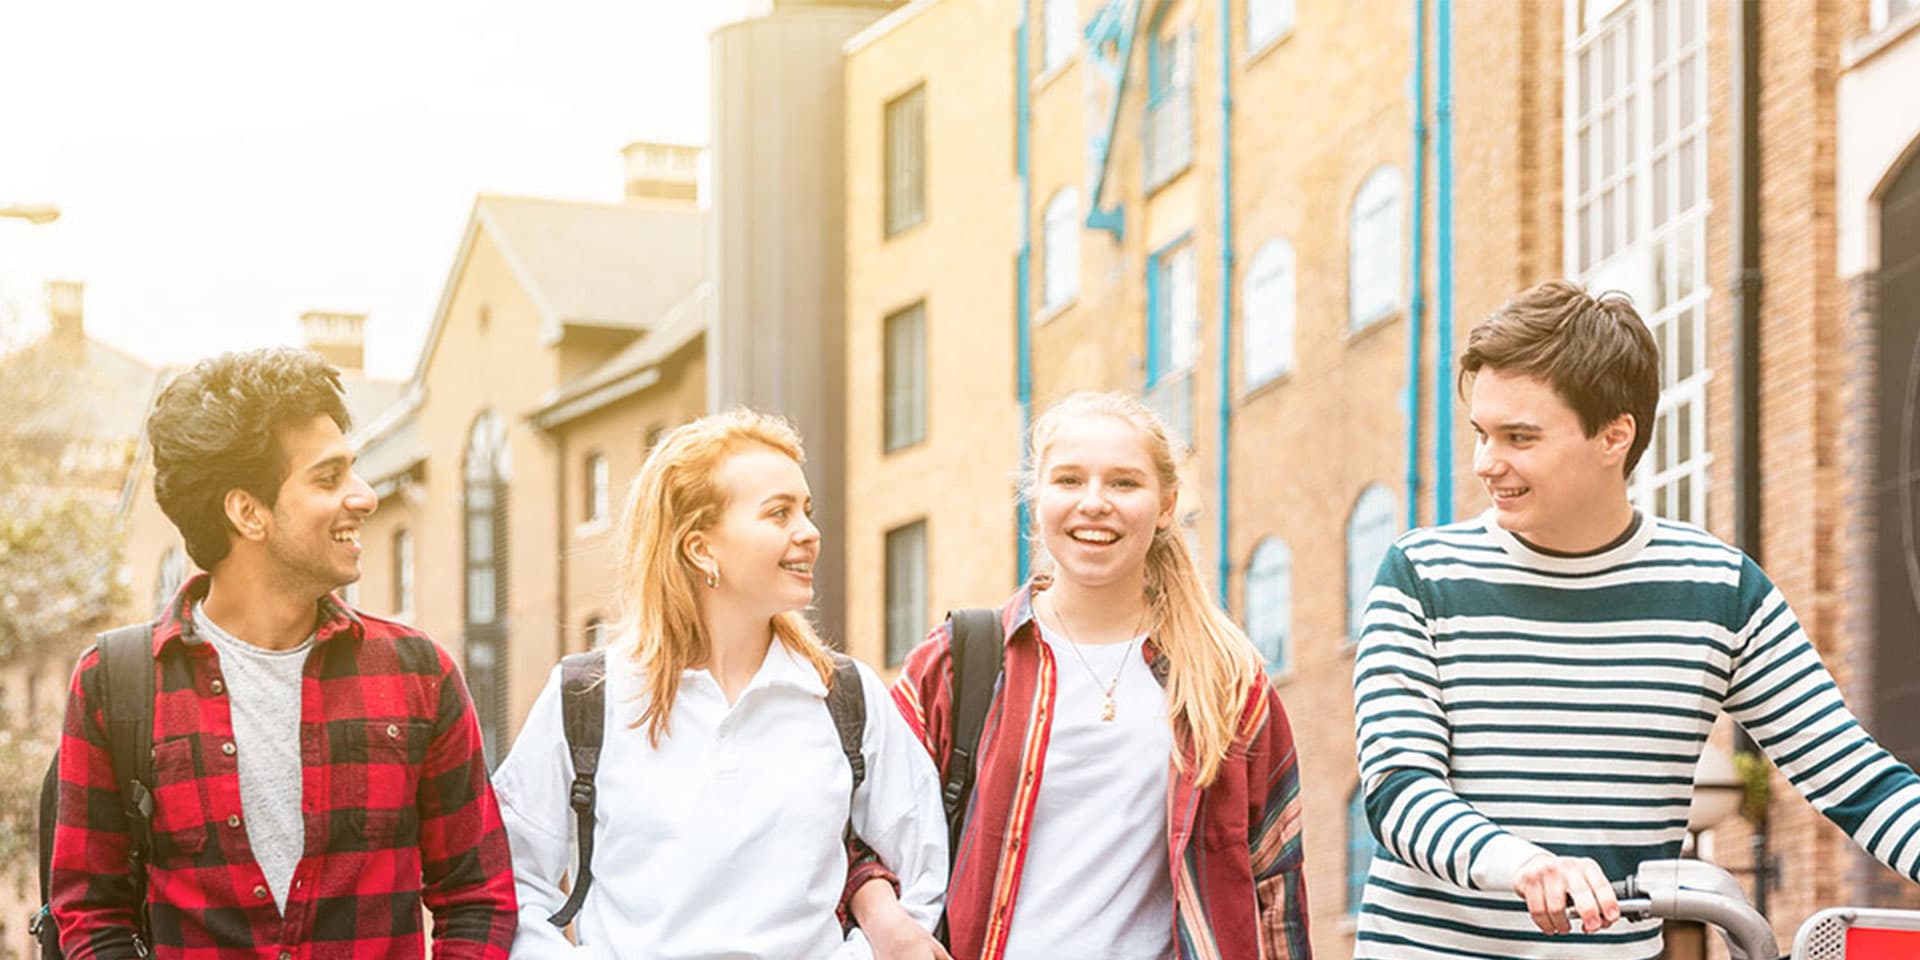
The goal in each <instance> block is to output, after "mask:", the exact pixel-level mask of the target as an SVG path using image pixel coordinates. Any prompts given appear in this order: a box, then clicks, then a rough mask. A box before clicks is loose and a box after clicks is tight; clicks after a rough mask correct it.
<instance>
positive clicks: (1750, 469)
mask: <svg viewBox="0 0 1920 960" xmlns="http://www.w3.org/2000/svg"><path fill="white" fill-rule="evenodd" d="M1728 8H1729V9H1728V14H1729V15H1730V18H1731V21H1732V22H1733V23H1735V24H1738V25H1739V30H1738V32H1736V33H1735V34H1734V38H1733V51H1732V56H1731V57H1730V58H1729V63H1728V67H1729V69H1728V71H1727V72H1728V77H1727V79H1728V81H1729V83H1730V84H1731V88H1730V90H1729V91H1728V93H1729V96H1730V98H1731V99H1732V101H1733V104H1734V109H1733V111H1732V121H1733V130H1732V140H1733V143H1734V144H1735V148H1734V152H1733V169H1732V171H1731V172H1732V174H1733V182H1732V184H1730V185H1729V186H1730V189H1729V190H1728V194H1729V196H1730V197H1731V199H1732V202H1733V205H1734V206H1733V211H1732V217H1731V219H1732V221H1733V224H1734V229H1733V251H1732V253H1733V263H1732V267H1733V284H1732V287H1733V351H1734V365H1733V475H1734V480H1733V502H1734V508H1733V515H1734V534H1733V537H1734V543H1735V544H1736V545H1737V546H1739V547H1740V549H1741V550H1743V551H1745V552H1746V554H1747V556H1749V557H1752V558H1754V562H1756V563H1758V562H1759V560H1760V546H1761V544H1760V508H1761V504H1760V281H1761V277H1760V176H1759V174H1760V13H1759V7H1758V6H1757V5H1755V4H1752V3H1749V2H1747V0H1729V3H1728ZM1735 734H1736V736H1735V738H1734V749H1735V750H1736V751H1737V752H1741V753H1753V754H1757V753H1758V752H1759V748H1758V746H1757V745H1756V744H1755V743H1754V742H1753V739H1752V738H1751V737H1749V736H1747V732H1746V730H1745V728H1741V727H1735ZM1767 834H1768V825H1767V822H1766V821H1765V820H1764V819H1763V820H1761V821H1760V822H1759V823H1755V824H1754V825H1753V837H1752V852H1753V864H1754V879H1753V902H1754V906H1755V908H1756V909H1758V910H1760V911H1762V912H1763V913H1764V912H1765V911H1766V909H1767V887H1768V886H1770V880H1771V879H1772V878H1771V873H1772V871H1771V870H1769V869H1768V866H1769V865H1770V862H1771V860H1772V857H1771V855H1770V854H1769V852H1768V849H1767V847H1768V839H1769V838H1768V836H1767Z"/></svg>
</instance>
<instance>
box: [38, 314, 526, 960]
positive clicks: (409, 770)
mask: <svg viewBox="0 0 1920 960" xmlns="http://www.w3.org/2000/svg"><path fill="white" fill-rule="evenodd" d="M348 426H349V422H348V416H347V410H346V405H345V403H344V401H343V397H342V388H341V385H340V375H339V371H337V370H335V369H334V368H333V367H331V366H329V365H328V364H327V363H326V361H324V360H323V359H321V358H320V357H319V356H318V355H316V354H313V353H309V352H306V351H301V350H292V349H285V348H281V349H272V350H262V351H255V352H251V353H239V354H226V355H224V356H220V357H216V358H214V359H211V360H206V361H203V362H201V363H200V364H198V365H197V366H195V367H193V368H192V369H191V370H189V371H188V372H186V373H185V374H183V375H181V376H180V377H179V378H178V379H176V380H174V381H173V382H172V383H171V384H170V385H168V387H167V388H166V390H165V391H164V392H162V393H161V395H160V397H159V400H158V401H157V402H156V404H155V407H154V409H153V412H152V415H151V416H150V417H149V419H148V422H147V436H148V440H149V441H150V442H151V444H152V448H153V462H154V471H155V476H154V491H155V495H156V499H157V500H158V501H159V504H160V508H161V510H163V511H165V513H166V515H167V517H168V519H170V520H172V521H173V523H174V525H175V526H176V527H177V528H179V531H180V535H181V537H182V538H183V539H184V540H185V542H186V548H187V553H188V555H189V556H191V557H192V558H193V560H194V563H195V564H197V565H198V566H199V567H200V568H201V569H202V570H205V571H206V573H203V574H200V575H197V576H195V577H193V578H192V579H190V580H189V581H188V582H187V583H186V584H185V585H184V586H183V587H182V588H181V590H180V592H179V594H178V595H177V596H176V597H175V598H174V599H173V601H172V602H171V603H170V604H169V605H168V606H167V608H166V610H165V611H164V612H163V613H162V614H161V616H160V617H159V619H158V620H157V621H156V622H155V623H154V625H153V635H152V654H153V670H154V671H155V691H156V694H155V702H154V705H153V711H154V712H153V771H152V779H153V783H151V784H150V786H151V788H152V793H153V796H154V800H155V803H154V809H153V812H152V816H151V844H150V846H151V850H150V854H149V858H148V860H147V862H146V864H145V866H144V868H143V869H144V871H145V874H146V877H145V879H146V887H145V889H146V894H145V898H144V902H135V894H133V893H132V891H134V890H136V889H137V887H136V886H135V885H134V884H130V883H127V882H124V881H126V880H127V879H128V876H127V875H128V872H129V865H128V859H127V853H128V850H129V847H130V845H132V844H133V842H134V838H133V836H132V832H133V831H132V828H131V827H130V820H129V818H128V816H127V815H126V814H125V813H124V812H123V810H124V807H123V803H122V798H121V785H120V784H119V783H118V782H116V780H115V777H114V774H113V768H112V764H111V759H110V751H109V746H108V736H107V732H106V729H107V727H106V720H105V717H106V714H105V705H104V703H103V699H104V695H105V689H106V688H105V686H104V681H103V679H102V670H101V669H100V664H101V661H100V655H99V654H98V652H97V651H89V652H88V654H87V655H85V656H83V657H82V659H81V661H80V664H79V666H78V668H77V669H76V671H75V673H74V677H73V681H72V685H71V688H70V691H69V700H68V704H67V714H66V721H65V726H64V730H63V732H62V737H61V743H60V761H59V778H60V797H59V801H60V802H59V817H58V823H57V825H56V828H55V833H54V850H53V868H52V880H51V898H50V899H51V905H52V911H53V916H54V919H55V921H56V922H57V923H58V925H59V933H60V942H61V944H62V947H63V949H64V950H65V953H66V956H68V957H70V958H76V960H92V958H95V957H127V956H135V955H139V954H141V953H143V952H145V951H147V950H150V951H151V952H152V954H153V955H155V956H156V957H158V958H162V960H170V958H181V957H189V956H191V957H194V958H224V957H232V958H240V957H247V958H261V957H271V958H277V960H293V958H295V957H298V958H300V960H331V958H342V960H345V958H363V957H420V956H424V955H425V953H426V950H427V946H426V943H425V939H426V937H425V934H424V931H423V929H422V916H421V913H422V911H421V908H422V906H423V905H424V906H425V908H426V909H427V910H428V911H430V912H431V913H432V914H433V916H434V932H433V938H434V943H433V954H434V956H435V957H436V958H456V957H458V958H475V960H482V958H484V960H502V958H504V957H505V956H506V955H507V950H508V947H509V945H510V944H511V943H512V942H513V932H514V925H515V903H514V891H513V880H512V876H511V873H510V870H509V858H508V853H507V839H506V834H505V832H504V831H503V829H502V827H501V821H500V812H499V809H498V806H497V805H496V803H495V801H494V796H493V792H492V789H491V787H490V786H489V784H488V780H487V769H486V761H485V759H484V757H483V755H482V751H481V740H480V731H479V726H478V724H477V722H476V721H475V718H474V711H473V704H472V701H471V699H470V698H469V696H468V692H467V688H466V684H465V682H464V681H463V680H462V678H461V676H460V672H459V670H458V669H457V668H456V667H455V666H454V662H453V660H452V658H451V657H450V656H449V655H448V654H447V652H446V651H445V650H443V649H441V648H440V647H439V646H438V645H437V644H435V643H434V642H433V641H432V640H430V639H428V638H427V637H426V636H424V635H423V634H421V633H420V632H419V631H417V630H415V629H413V628H411V627H408V626H406V625H404V624H400V623H395V622H393V621H390V620H383V619H381V618H378V617H374V616H371V615H368V614H365V613H361V612H359V611H357V610H354V609H352V608H350V607H348V606H347V605H346V604H345V603H343V602H341V600H340V599H339V598H338V597H337V596H336V595H335V593H334V591H335V590H337V589H339V588H340V587H343V586H345V585H347V584H349V583H352V582H354V581H356V580H358V579H359V578H360V551H361V547H360V530H361V526H362V524H363V523H364V522H365V520H366V518H367V517H368V515H370V514H372V513H373V511H374V509H375V507H376V506H377V504H378V501H377V500H376V498H375V496H374V493H373V490H372V489H371V488H370V487H368V486H367V484H366V482H365V481H364V480H362V479H360V477H359V476H357V475H356V474H355V473H354V470H353V464H354V451H353V448H352V447H351V446H349V445H348V443H347V440H346V431H347V429H348ZM143 649H144V648H143ZM143 911H144V915H145V916H146V918H147V922H146V923H145V924H144V928H145V931H146V932H145V933H144V934H143V932H142V927H143V925H142V923H141V922H140V918H141V916H142V913H143ZM149 938H150V940H151V942H150V943H142V942H141V941H142V940H145V939H149Z"/></svg>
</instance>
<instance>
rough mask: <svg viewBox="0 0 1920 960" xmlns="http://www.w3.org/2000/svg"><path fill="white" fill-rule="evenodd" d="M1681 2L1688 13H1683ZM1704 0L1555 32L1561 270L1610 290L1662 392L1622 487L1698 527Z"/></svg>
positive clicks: (1705, 278)
mask: <svg viewBox="0 0 1920 960" xmlns="http://www.w3.org/2000/svg"><path fill="white" fill-rule="evenodd" d="M1688 10H1691V11H1692V12H1693V14H1694V17H1693V19H1692V21H1691V22H1688V21H1685V20H1683V19H1682V17H1683V15H1684V14H1685V13H1686V12H1688ZM1708 24H1709V21H1708V16H1707V11H1706V9H1705V7H1704V5H1703V4H1699V3H1695V4H1693V5H1692V6H1691V7H1689V6H1687V5H1684V4H1679V3H1672V2H1668V0H1657V2H1656V0H1620V2H1618V3H1616V4H1614V5H1613V6H1611V7H1609V8H1607V9H1605V10H1604V11H1601V12H1600V13H1599V14H1598V15H1597V16H1594V15H1590V16H1589V18H1588V22H1586V23H1585V24H1578V23H1573V22H1570V23H1569V24H1568V26H1567V29H1566V32H1565V56H1566V60H1565V67H1566V76H1567V78H1568V82H1567V84H1566V91H1565V101H1564V105H1565V110H1564V116H1565V119H1564V121H1563V123H1562V135H1563V147H1564V157H1563V175H1564V177H1565V183H1566V184H1567V185H1568V189H1567V191H1566V192H1565V195H1564V200H1563V213H1564V216H1563V218H1562V219H1563V222H1564V225H1563V228H1562V229H1563V231H1564V233H1563V236H1564V251H1565V253H1564V256H1565V264H1564V268H1565V270H1566V273H1567V275H1568V276H1570V277H1573V278H1575V279H1576V280H1577V281H1578V282H1580V283H1582V284H1584V285H1585V286H1587V287H1588V288H1589V289H1593V290H1607V289H1618V290H1623V291H1626V292H1627V293H1628V294H1630V295H1631V296H1633V298H1634V302H1635V307H1636V310H1637V311H1638V312H1639V313H1640V316H1641V318H1642V319H1643V320H1644V321H1645V322H1646V325H1647V329H1648V330H1649V331H1650V332H1651V333H1652V334H1653V336H1654V339H1655V341H1656V342H1657V343H1658V344H1659V346H1660V385H1661V390H1660V404H1659V407H1658V408H1657V410H1656V412H1655V415H1654V422H1653V423H1652V424H1650V425H1647V429H1648V432H1649V442H1648V444H1647V449H1646V452H1645V453H1644V455H1643V456H1642V458H1641V461H1640V464H1639V465H1638V466H1637V468H1636V469H1635V470H1634V473H1633V476H1632V477H1631V478H1630V479H1629V483H1628V495H1629V496H1630V497H1631V498H1632V499H1633V501H1634V503H1635V504H1636V505H1637V506H1639V507H1640V508H1641V509H1643V510H1646V511H1648V512H1649V513H1652V514H1654V515H1657V516H1661V517H1668V518H1671V519H1676V520H1681V521H1683V522H1688V523H1693V524H1697V525H1701V526H1706V525H1707V523H1708V522H1709V516H1708V507H1709V502H1710V501H1709V497H1708V493H1709V488H1710V486H1711V483H1712V465H1713V460H1714V458H1713V452H1712V450H1711V449H1709V446H1708V416H1709V414H1710V412H1711V411H1710V409H1709V406H1708V397H1709V395H1710V390H1709V387H1708V385H1709V384H1710V383H1711V381H1712V380H1713V366H1712V363H1711V362H1710V359H1709V354H1708V352H1707V351H1708V345H1709V343H1710V339H1709V336H1708V334H1709V330H1708V323H1709V313H1708V305H1709V302H1710V300H1711V298H1712V295H1713V287H1712V284H1711V280H1710V273H1709V271H1708V268H1707V253H1708V251H1707V242H1708V238H1707V221H1708V218H1709V216H1710V215H1711V213H1712V200H1711V196H1710V194H1709V183H1708V176H1709V170H1708V166H1707V154H1708V151H1709V149H1711V143H1710V139H1709V138H1710V133H1711V131H1710V127H1711V123H1712V119H1713V117H1712V106H1713V101H1712V98H1711V89H1710V87H1709V77H1710V76H1711V72H1712V63H1711V62H1710V56H1711V47H1710V38H1709V36H1708V33H1707V30H1708Z"/></svg>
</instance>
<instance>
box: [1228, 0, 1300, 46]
mask: <svg viewBox="0 0 1920 960" xmlns="http://www.w3.org/2000/svg"><path fill="white" fill-rule="evenodd" d="M1255 7H1268V8H1274V9H1275V10H1276V13H1275V14H1274V16H1273V19H1274V24H1273V26H1272V28H1271V31H1270V32H1269V33H1267V34H1266V35H1265V36H1262V35H1260V34H1257V33H1255V32H1254V8H1255ZM1242 13H1243V14H1244V15H1245V17H1246V20H1245V23H1246V41H1245V48H1244V52H1245V54H1246V55H1247V56H1248V57H1254V56H1258V55H1259V54H1261V53H1262V52H1264V51H1265V50H1267V48H1269V47H1272V46H1273V45H1274V44H1277V43H1279V42H1280V41H1282V40H1284V39H1286V38H1287V37H1288V36H1290V35H1292V33H1293V27H1294V21H1295V20H1296V19H1297V18H1298V16H1299V14H1300V11H1299V5H1298V4H1297V3H1296V2H1295V0H1247V2H1246V6H1245V8H1244V9H1243V10H1242Z"/></svg>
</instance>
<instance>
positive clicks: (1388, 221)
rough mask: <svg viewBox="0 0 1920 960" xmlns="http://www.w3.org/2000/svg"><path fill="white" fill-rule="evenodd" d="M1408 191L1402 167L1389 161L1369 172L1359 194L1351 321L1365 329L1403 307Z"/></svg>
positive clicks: (1350, 273) (1352, 244)
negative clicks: (1405, 196) (1402, 235)
mask: <svg viewBox="0 0 1920 960" xmlns="http://www.w3.org/2000/svg"><path fill="white" fill-rule="evenodd" d="M1403 193H1405V190H1404V186H1403V183H1402V181H1401V178H1400V171H1399V170H1397V169H1395V168H1393V167H1391V166H1383V167H1380V168H1378V169H1376V170H1374V171H1373V173H1371V174H1369V175H1368V176H1367V180H1366V182H1365V183H1363V184H1361V185H1360V192H1358V193H1356V194H1354V196H1353V213H1352V217H1351V218H1350V220H1349V222H1348V230H1347V325H1348V326H1349V327H1350V328H1352V329H1356V330H1357V329H1359V328H1361V327H1364V326H1366V325H1367V324H1369V323H1372V322H1373V321H1375V320H1378V319H1380V318H1382V317H1385V316H1387V315H1388V314H1391V313H1392V312H1393V311H1395V310H1398V309H1399V308H1400V302H1401V296H1402V294H1403V292H1404V291H1405V289H1406V280H1405V278H1404V277H1403V276H1402V267H1401V256H1400V250H1401V242H1400V240H1401V238H1400V231H1401V227H1402V225H1403V224H1404V223H1405V221H1406V217H1405V215H1404V214H1403V213H1402V211H1401V199H1400V198H1401V196H1402V194H1403Z"/></svg>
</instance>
